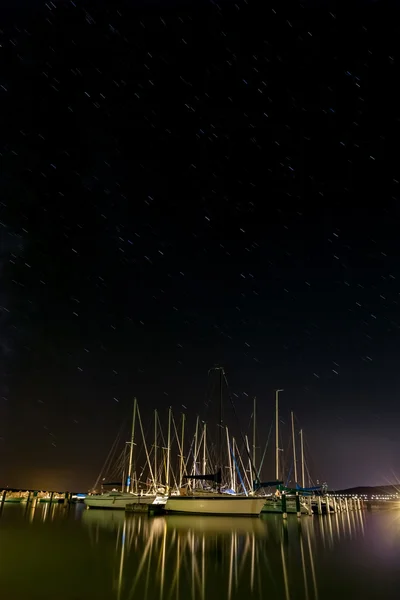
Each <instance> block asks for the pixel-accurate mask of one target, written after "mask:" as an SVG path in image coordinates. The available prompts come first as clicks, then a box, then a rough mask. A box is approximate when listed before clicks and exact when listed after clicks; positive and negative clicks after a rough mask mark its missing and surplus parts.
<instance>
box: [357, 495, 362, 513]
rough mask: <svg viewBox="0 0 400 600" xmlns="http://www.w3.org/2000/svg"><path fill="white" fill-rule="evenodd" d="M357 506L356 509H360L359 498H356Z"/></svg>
mask: <svg viewBox="0 0 400 600" xmlns="http://www.w3.org/2000/svg"><path fill="white" fill-rule="evenodd" d="M357 508H358V510H361V502H360V498H357Z"/></svg>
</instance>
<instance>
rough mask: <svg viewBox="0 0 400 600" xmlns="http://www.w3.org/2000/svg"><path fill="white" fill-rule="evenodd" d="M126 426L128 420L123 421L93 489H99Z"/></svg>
mask: <svg viewBox="0 0 400 600" xmlns="http://www.w3.org/2000/svg"><path fill="white" fill-rule="evenodd" d="M125 424H126V419H124V421H123V423H122V425H121V427H120V429H119V431H118V433H117V436H116V437H115V439H114V441H113V443H112V445H111V448H110V451H109V453H108V455H107V458H106V460H105V461H104V464H103V466H102V468H101V471H100V473H99V475H98V477H97V479H96V481H95V484H94V486H93V489H97V486H98V484H99V482H100V479H101V477H102V475H103V474H104V472H105V469H106V468H107V467H108V466H109V463H110V462H111V459H112V458H113V456H114V454H115V451H116V448H117V446H118V443H119V441H120V438H121V435H122V430H123V428H124V426H125Z"/></svg>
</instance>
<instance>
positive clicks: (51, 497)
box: [49, 492, 54, 506]
mask: <svg viewBox="0 0 400 600" xmlns="http://www.w3.org/2000/svg"><path fill="white" fill-rule="evenodd" d="M53 496H54V492H51V494H50V500H49V503H50V506H51V503H52V502H53Z"/></svg>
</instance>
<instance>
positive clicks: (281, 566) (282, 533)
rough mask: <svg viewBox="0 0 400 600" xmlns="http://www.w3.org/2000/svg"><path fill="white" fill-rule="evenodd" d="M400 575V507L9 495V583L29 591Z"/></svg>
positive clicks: (307, 586)
mask: <svg viewBox="0 0 400 600" xmlns="http://www.w3.org/2000/svg"><path fill="white" fill-rule="evenodd" d="M399 586H400V510H381V511H377V512H367V511H364V512H352V513H349V514H339V515H332V516H324V517H317V516H314V517H303V518H302V519H301V520H300V522H299V523H298V521H297V518H296V517H295V516H294V515H293V516H292V515H290V517H289V519H288V521H287V524H284V523H283V521H282V518H281V517H280V516H279V515H266V516H264V517H261V518H260V519H246V518H236V519H229V518H217V517H208V518H204V517H185V516H182V517H181V516H169V517H155V518H148V517H142V516H130V515H129V516H128V517H126V518H125V514H124V513H123V512H122V513H121V512H117V511H116V512H112V511H96V510H85V508H84V506H82V505H80V506H76V507H71V508H70V509H64V508H63V507H62V506H59V505H53V506H49V505H41V506H38V507H37V508H36V509H30V508H28V509H26V508H25V507H24V506H22V505H21V506H18V505H15V506H13V505H11V506H10V505H9V506H7V505H5V506H4V510H3V513H2V514H1V516H0V588H1V590H2V595H3V597H5V598H27V599H28V600H36V599H40V600H47V599H50V598H51V599H52V600H54V599H57V600H64V599H65V600H67V599H68V600H83V599H85V600H91V599H93V600H101V599H103V598H104V599H106V598H107V600H119V599H121V600H131V599H139V598H140V599H141V600H142V599H143V600H180V599H182V600H189V599H193V600H203V599H207V600H208V599H214V598H215V599H218V600H220V599H226V600H236V599H239V598H240V599H243V598H244V599H245V600H250V599H257V600H259V599H260V600H261V599H263V600H264V599H265V598H268V599H275V598H276V599H277V600H288V599H291V600H302V599H305V600H316V599H318V598H320V599H326V598H328V599H330V598H332V599H334V598H335V599H337V598H338V597H342V598H343V597H345V598H351V597H353V595H354V594H357V597H359V598H360V599H361V598H363V599H367V600H369V599H377V598H381V597H383V595H384V594H391V595H392V596H394V597H395V596H397V592H398V590H399Z"/></svg>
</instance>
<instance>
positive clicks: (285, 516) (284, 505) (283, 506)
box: [282, 494, 287, 519]
mask: <svg viewBox="0 0 400 600" xmlns="http://www.w3.org/2000/svg"><path fill="white" fill-rule="evenodd" d="M282 516H283V518H284V519H287V510H286V494H282Z"/></svg>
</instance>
